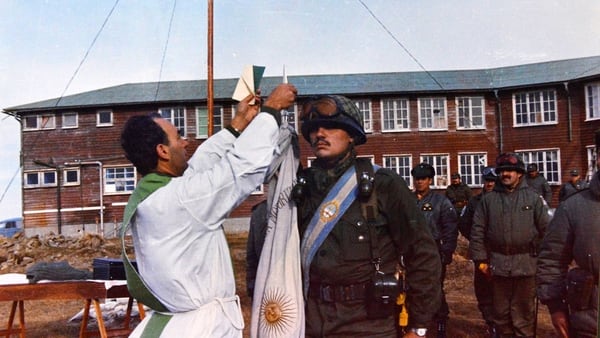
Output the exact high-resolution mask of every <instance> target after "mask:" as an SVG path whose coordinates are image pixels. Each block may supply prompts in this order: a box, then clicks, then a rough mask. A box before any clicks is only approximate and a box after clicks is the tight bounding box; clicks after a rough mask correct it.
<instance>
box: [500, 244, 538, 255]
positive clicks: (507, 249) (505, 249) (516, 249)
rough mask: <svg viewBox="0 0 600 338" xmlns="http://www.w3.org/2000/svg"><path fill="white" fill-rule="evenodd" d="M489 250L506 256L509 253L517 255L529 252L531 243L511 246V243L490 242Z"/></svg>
mask: <svg viewBox="0 0 600 338" xmlns="http://www.w3.org/2000/svg"><path fill="white" fill-rule="evenodd" d="M490 250H491V251H493V252H497V253H501V254H503V255H506V256H510V255H518V254H525V253H531V245H530V244H527V245H521V246H512V245H496V244H490Z"/></svg>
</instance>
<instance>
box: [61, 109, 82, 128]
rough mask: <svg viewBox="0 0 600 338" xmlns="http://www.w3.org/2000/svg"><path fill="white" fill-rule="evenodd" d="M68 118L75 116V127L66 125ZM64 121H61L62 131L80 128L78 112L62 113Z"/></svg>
mask: <svg viewBox="0 0 600 338" xmlns="http://www.w3.org/2000/svg"><path fill="white" fill-rule="evenodd" d="M67 116H74V117H75V124H74V125H67V123H66V119H65V118H66V117H67ZM61 117H62V119H61V124H62V125H61V127H62V129H75V128H78V127H79V114H78V113H77V112H65V113H62V116H61Z"/></svg>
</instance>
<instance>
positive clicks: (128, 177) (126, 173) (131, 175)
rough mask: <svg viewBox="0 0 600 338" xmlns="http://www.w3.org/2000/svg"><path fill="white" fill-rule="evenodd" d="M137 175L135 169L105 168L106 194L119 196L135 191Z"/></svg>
mask: <svg viewBox="0 0 600 338" xmlns="http://www.w3.org/2000/svg"><path fill="white" fill-rule="evenodd" d="M135 182H136V175H135V169H134V168H133V167H113V168H109V167H106V168H104V193H105V194H118V193H125V192H131V191H133V190H134V189H135Z"/></svg>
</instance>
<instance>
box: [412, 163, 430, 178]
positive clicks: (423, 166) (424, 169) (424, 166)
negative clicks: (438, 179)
mask: <svg viewBox="0 0 600 338" xmlns="http://www.w3.org/2000/svg"><path fill="white" fill-rule="evenodd" d="M410 174H411V175H412V176H413V177H414V178H426V177H429V178H433V177H434V176H435V168H433V167H432V166H431V164H429V163H425V162H423V163H419V165H417V166H416V167H414V168H413V169H412V170H411V171H410Z"/></svg>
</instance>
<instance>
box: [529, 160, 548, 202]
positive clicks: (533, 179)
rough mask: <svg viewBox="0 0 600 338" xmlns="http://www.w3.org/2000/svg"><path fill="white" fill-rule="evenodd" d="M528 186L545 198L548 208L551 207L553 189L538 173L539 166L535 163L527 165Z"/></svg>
mask: <svg viewBox="0 0 600 338" xmlns="http://www.w3.org/2000/svg"><path fill="white" fill-rule="evenodd" d="M527 185H528V186H529V187H530V188H531V189H533V190H535V191H536V192H537V193H538V194H539V195H540V196H542V197H543V198H544V201H546V203H547V204H548V207H549V206H550V202H552V189H551V188H550V185H549V184H548V180H546V178H545V177H544V175H541V174H540V172H539V171H538V166H537V164H535V163H530V164H528V165H527Z"/></svg>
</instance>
